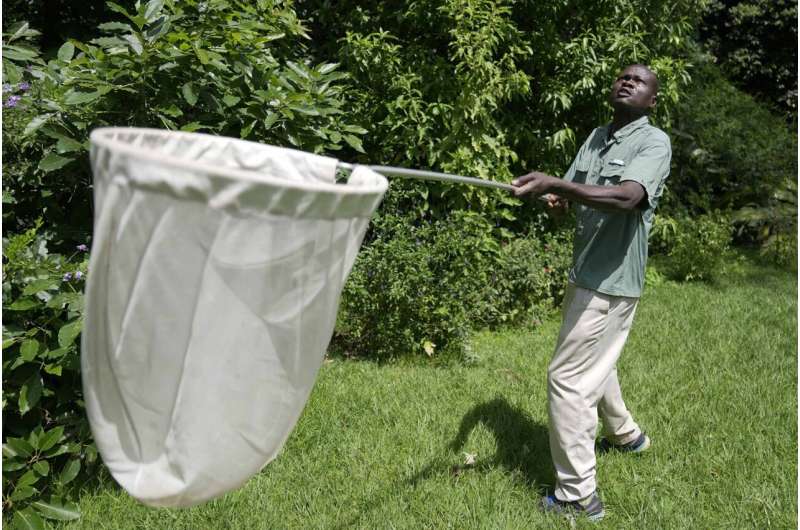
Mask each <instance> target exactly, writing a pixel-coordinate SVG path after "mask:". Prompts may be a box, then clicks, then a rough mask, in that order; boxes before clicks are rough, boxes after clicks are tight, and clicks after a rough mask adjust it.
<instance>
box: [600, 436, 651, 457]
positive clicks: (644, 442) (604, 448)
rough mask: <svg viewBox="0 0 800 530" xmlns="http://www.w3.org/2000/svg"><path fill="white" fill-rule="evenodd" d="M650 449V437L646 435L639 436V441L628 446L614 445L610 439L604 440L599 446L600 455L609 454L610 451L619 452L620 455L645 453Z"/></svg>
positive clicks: (629, 443)
mask: <svg viewBox="0 0 800 530" xmlns="http://www.w3.org/2000/svg"><path fill="white" fill-rule="evenodd" d="M649 448H650V437H649V436H647V435H646V434H645V433H642V434H640V435H639V437H638V438H637V439H635V440H634V441H632V442H628V443H626V444H613V443H611V442H609V441H608V438H603V439H602V440H600V442H599V443H598V444H597V452H598V453H601V454H602V453H608V452H609V451H612V450H613V451H619V452H620V453H635V454H638V453H643V452H645V451H647V450H648V449H649Z"/></svg>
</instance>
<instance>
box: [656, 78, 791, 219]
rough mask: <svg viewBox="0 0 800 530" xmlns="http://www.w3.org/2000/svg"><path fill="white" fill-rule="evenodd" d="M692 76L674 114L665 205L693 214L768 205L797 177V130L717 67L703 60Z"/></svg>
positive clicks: (670, 208)
mask: <svg viewBox="0 0 800 530" xmlns="http://www.w3.org/2000/svg"><path fill="white" fill-rule="evenodd" d="M693 75H694V76H695V78H696V79H697V82H696V83H694V84H693V85H692V86H691V87H690V89H689V90H687V93H686V95H685V97H684V98H683V100H682V102H681V104H680V105H679V106H678V109H677V111H676V112H675V115H674V127H673V129H672V131H671V134H670V137H671V138H672V152H673V156H672V171H671V173H670V176H669V180H667V188H666V192H665V196H664V199H663V200H662V211H668V212H670V213H677V212H679V211H681V210H684V211H688V213H690V214H693V215H694V214H698V213H706V212H709V211H710V210H713V209H722V210H735V209H738V208H742V207H744V206H750V205H756V206H765V205H767V203H768V202H769V200H770V196H771V195H772V193H773V192H774V191H775V190H776V189H777V188H779V187H780V186H781V184H782V182H784V180H785V179H787V178H789V179H791V180H795V179H796V175H797V134H796V133H795V132H793V131H791V130H790V129H789V128H788V127H787V126H786V123H785V122H784V120H783V119H781V117H779V116H776V115H774V114H772V113H770V112H769V110H767V109H766V108H764V107H763V106H761V105H759V104H758V103H757V102H756V101H755V100H754V99H753V98H752V97H751V96H748V95H747V94H745V93H744V92H742V91H740V90H738V89H737V88H735V87H734V86H733V85H732V84H731V83H730V82H728V81H727V80H725V78H724V77H722V75H721V74H720V72H719V70H718V68H717V67H716V66H714V65H712V64H708V63H705V64H701V65H700V66H699V67H698V70H697V71H696V72H695V73H694V74H693Z"/></svg>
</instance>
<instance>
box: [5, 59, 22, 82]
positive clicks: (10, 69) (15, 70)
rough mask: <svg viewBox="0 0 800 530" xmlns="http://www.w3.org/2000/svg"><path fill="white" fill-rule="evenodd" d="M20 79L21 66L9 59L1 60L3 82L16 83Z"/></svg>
mask: <svg viewBox="0 0 800 530" xmlns="http://www.w3.org/2000/svg"><path fill="white" fill-rule="evenodd" d="M20 81H22V68H19V67H18V66H15V65H14V64H13V63H12V62H10V61H3V83H11V84H12V85H16V84H17V83H19V82H20Z"/></svg>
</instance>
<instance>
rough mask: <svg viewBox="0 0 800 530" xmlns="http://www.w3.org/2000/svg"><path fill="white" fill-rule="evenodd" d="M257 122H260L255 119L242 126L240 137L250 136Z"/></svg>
mask: <svg viewBox="0 0 800 530" xmlns="http://www.w3.org/2000/svg"><path fill="white" fill-rule="evenodd" d="M256 123H258V122H257V121H256V120H253V121H251V122H250V123H249V124H247V125H245V126H244V127H242V130H241V132H240V133H239V137H241V138H247V137H248V136H250V133H251V132H253V127H255V126H256Z"/></svg>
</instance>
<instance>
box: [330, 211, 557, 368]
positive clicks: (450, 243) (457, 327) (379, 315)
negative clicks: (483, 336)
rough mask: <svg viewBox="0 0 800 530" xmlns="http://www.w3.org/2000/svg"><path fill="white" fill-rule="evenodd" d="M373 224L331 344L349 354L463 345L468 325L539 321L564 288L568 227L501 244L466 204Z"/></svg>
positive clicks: (382, 356)
mask: <svg viewBox="0 0 800 530" xmlns="http://www.w3.org/2000/svg"><path fill="white" fill-rule="evenodd" d="M373 230H374V232H373V234H372V241H371V242H370V243H369V245H367V246H365V247H364V248H363V249H362V250H361V252H360V253H359V256H358V258H357V260H356V264H355V266H354V268H353V272H352V273H351V275H350V278H349V280H348V282H347V284H346V285H345V288H344V292H343V297H342V303H341V309H340V313H339V319H338V325H337V330H336V334H335V336H334V341H333V344H334V347H335V348H336V349H338V350H340V351H343V352H345V353H346V354H347V355H353V356H364V357H370V358H376V359H386V358H391V357H398V356H402V355H407V354H410V355H419V354H425V355H428V356H432V355H434V354H435V353H439V352H450V353H460V352H461V351H462V348H463V346H464V344H465V341H466V339H467V338H468V335H469V332H470V331H471V330H473V329H479V328H485V327H494V326H498V325H502V324H509V323H515V322H520V321H523V320H524V319H526V318H528V319H531V320H535V318H536V317H537V316H538V315H539V314H540V313H541V311H544V310H546V309H547V308H549V307H552V305H553V304H554V303H556V302H557V301H559V300H560V298H561V297H562V296H563V291H564V287H565V284H566V276H567V268H568V267H569V264H570V261H571V241H570V237H569V236H568V235H566V234H567V233H556V234H541V233H535V234H532V235H530V236H528V237H526V238H516V239H511V240H506V241H504V242H501V241H503V240H502V239H501V238H500V237H499V236H498V233H499V230H500V229H498V228H497V227H494V226H492V225H491V223H489V222H488V221H487V220H486V219H485V217H483V216H482V215H480V214H478V213H475V212H468V211H458V212H454V213H453V214H452V215H451V216H450V217H448V218H444V219H439V220H433V221H431V220H419V219H417V218H413V217H398V216H393V215H383V216H381V217H380V218H378V219H377V220H376V221H375V227H374V229H373Z"/></svg>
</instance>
